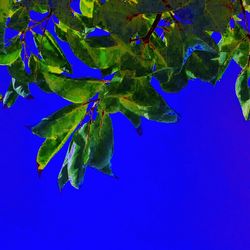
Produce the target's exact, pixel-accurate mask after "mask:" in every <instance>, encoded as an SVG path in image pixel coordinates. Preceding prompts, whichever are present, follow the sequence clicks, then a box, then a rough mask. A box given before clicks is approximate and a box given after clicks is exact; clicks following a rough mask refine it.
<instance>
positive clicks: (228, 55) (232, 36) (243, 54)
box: [216, 25, 250, 81]
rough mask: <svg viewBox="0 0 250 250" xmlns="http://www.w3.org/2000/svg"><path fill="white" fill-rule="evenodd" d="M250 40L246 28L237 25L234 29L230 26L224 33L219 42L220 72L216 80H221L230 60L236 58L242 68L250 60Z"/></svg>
mask: <svg viewBox="0 0 250 250" xmlns="http://www.w3.org/2000/svg"><path fill="white" fill-rule="evenodd" d="M249 46H250V45H249V41H248V38H247V35H246V34H245V32H244V30H243V29H242V28H241V27H240V26H239V25H236V26H235V28H234V29H231V28H228V29H227V30H226V32H225V33H224V34H223V35H222V39H221V41H220V43H219V50H220V55H219V64H220V67H219V74H218V77H217V78H216V80H217V81H218V80H220V79H221V77H222V75H223V74H224V72H225V70H226V69H227V67H228V65H229V63H230V61H231V60H232V59H234V60H235V61H236V62H237V63H238V64H239V65H240V66H241V67H242V68H244V67H245V66H246V64H247V62H248V51H249V50H250V49H249Z"/></svg>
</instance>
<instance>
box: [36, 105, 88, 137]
mask: <svg viewBox="0 0 250 250" xmlns="http://www.w3.org/2000/svg"><path fill="white" fill-rule="evenodd" d="M85 112H86V106H84V105H82V104H71V105H69V106H67V107H65V108H63V109H61V110H59V111H57V112H55V113H53V114H52V115H50V116H49V117H47V118H44V119H42V121H41V122H40V123H39V124H37V125H36V126H34V127H33V128H32V132H33V133H34V134H36V135H38V136H40V137H43V138H56V137H57V136H59V135H61V134H64V133H65V132H67V131H69V130H71V129H72V127H74V126H76V125H77V124H78V123H79V122H80V121H81V120H82V119H83V118H84V116H85Z"/></svg>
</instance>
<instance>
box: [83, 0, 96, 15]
mask: <svg viewBox="0 0 250 250" xmlns="http://www.w3.org/2000/svg"><path fill="white" fill-rule="evenodd" d="M94 2H95V1H93V0H80V10H81V13H82V15H83V16H85V17H88V18H93V11H94Z"/></svg>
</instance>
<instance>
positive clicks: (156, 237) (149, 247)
mask: <svg viewBox="0 0 250 250" xmlns="http://www.w3.org/2000/svg"><path fill="white" fill-rule="evenodd" d="M72 60H73V59H72ZM74 67H79V69H82V66H81V65H80V64H79V63H78V62H77V61H75V65H74ZM85 73H86V74H88V73H91V74H93V72H88V69H87V68H86V69H84V74H85ZM238 73H239V68H238V67H237V65H236V64H235V63H232V64H231V65H230V67H229V69H228V70H227V72H226V74H225V76H224V77H223V79H222V80H221V82H219V83H218V84H217V85H216V86H211V85H209V84H207V83H204V82H200V81H191V82H190V84H189V85H188V87H187V88H185V89H184V90H183V91H182V92H180V93H179V94H164V93H163V95H164V97H165V98H166V100H167V101H168V103H169V104H170V106H171V107H173V108H174V109H175V110H176V111H177V112H178V113H179V114H180V116H181V120H180V122H179V123H178V124H171V125H168V124H161V123H156V122H150V121H147V120H145V119H144V120H143V135H142V136H138V135H137V133H136V131H135V130H134V128H133V126H132V125H131V124H130V123H129V121H128V120H126V119H125V118H124V117H123V116H122V115H119V114H118V115H113V116H112V119H113V124H114V136H115V154H114V158H113V160H112V166H113V169H114V172H115V173H116V175H117V176H119V179H113V178H111V177H108V176H105V175H103V174H101V173H100V172H97V171H95V170H93V169H88V171H87V173H86V177H85V182H84V185H83V187H82V188H81V189H80V190H79V191H77V190H75V189H73V188H72V187H71V186H70V185H67V186H66V187H65V188H64V190H63V191H62V192H59V189H58V187H57V175H58V172H59V170H60V168H61V165H62V162H63V158H64V155H65V153H66V149H67V148H66V147H64V148H63V150H62V151H61V152H60V153H59V154H58V155H57V156H56V157H55V158H54V159H53V160H52V161H51V163H50V164H49V166H48V167H47V168H46V170H45V171H44V172H43V174H42V176H41V177H38V175H37V171H36V153H37V150H38V148H39V146H40V145H41V143H42V139H40V138H38V137H36V136H34V135H32V134H31V132H30V131H29V130H28V129H27V128H26V126H27V125H34V124H36V123H37V122H39V121H40V120H41V118H43V117H46V116H48V115H49V114H51V113H52V112H53V111H56V110H57V109H58V108H60V107H63V106H65V105H67V102H66V101H64V100H62V99H61V98H60V97H58V96H55V95H47V94H45V93H43V92H41V91H40V90H39V89H38V88H37V87H36V86H35V85H32V86H31V91H32V93H33V96H34V97H35V98H34V100H24V99H21V98H19V100H18V101H17V103H16V105H15V106H14V107H13V108H12V109H0V115H1V123H0V136H1V137H0V138H1V146H0V147H1V151H0V152H1V153H0V156H1V162H0V168H1V182H0V249H3V250H19V249H25V250H31V249H36V250H40V249H46V250H50V249H53V250H54V249H60V250H66V249H86V250H100V249H101V250H128V249H129V250H196V249H197V250H248V249H250V237H249V234H250V139H249V138H250V123H249V122H246V121H244V119H243V116H242V114H241V109H240V106H239V103H238V100H237V98H236V95H235V92H234V88H235V80H236V77H237V74H238ZM0 76H1V78H0V90H1V91H4V90H6V88H7V84H8V79H9V78H8V75H7V73H6V70H5V68H4V67H1V68H0ZM153 86H154V87H155V88H156V89H159V86H158V84H157V83H156V82H153Z"/></svg>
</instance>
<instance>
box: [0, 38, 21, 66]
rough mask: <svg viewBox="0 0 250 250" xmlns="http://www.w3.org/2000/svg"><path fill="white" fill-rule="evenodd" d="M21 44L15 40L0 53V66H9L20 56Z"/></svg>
mask: <svg viewBox="0 0 250 250" xmlns="http://www.w3.org/2000/svg"><path fill="white" fill-rule="evenodd" d="M21 50H22V47H21V42H20V40H19V39H15V40H14V41H13V42H12V43H11V45H10V46H8V47H7V48H6V49H5V51H3V52H2V53H0V65H11V64H13V63H14V62H15V61H16V60H17V59H18V58H20V56H21Z"/></svg>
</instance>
